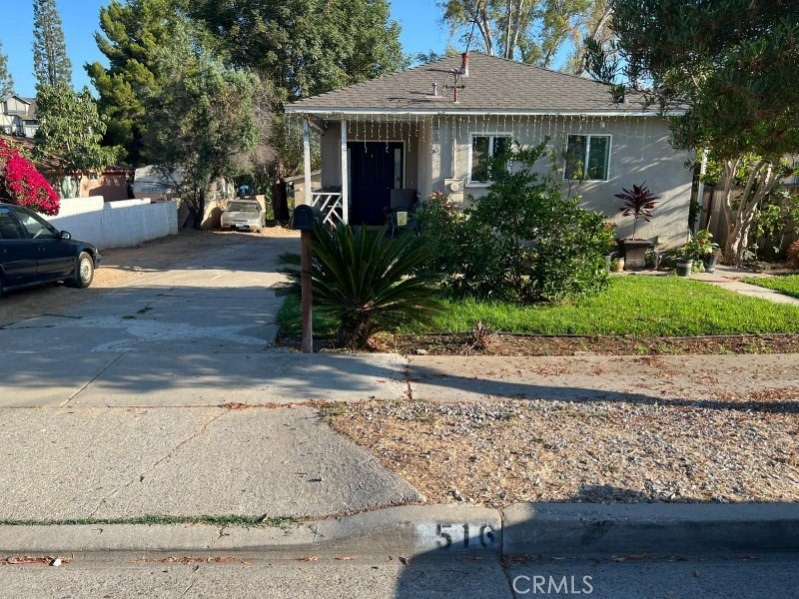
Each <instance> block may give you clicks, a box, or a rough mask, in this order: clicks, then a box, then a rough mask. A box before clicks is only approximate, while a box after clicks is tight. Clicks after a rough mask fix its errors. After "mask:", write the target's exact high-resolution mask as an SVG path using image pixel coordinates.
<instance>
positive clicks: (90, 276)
mask: <svg viewBox="0 0 799 599" xmlns="http://www.w3.org/2000/svg"><path fill="white" fill-rule="evenodd" d="M93 280H94V260H93V259H92V257H91V255H90V254H89V253H88V252H81V253H80V256H78V260H77V261H76V262H75V273H74V274H73V275H72V280H71V281H70V284H71V285H72V286H73V287H77V288H79V289H84V288H86V287H88V286H89V285H91V284H92V281H93Z"/></svg>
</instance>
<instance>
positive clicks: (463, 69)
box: [461, 52, 469, 77]
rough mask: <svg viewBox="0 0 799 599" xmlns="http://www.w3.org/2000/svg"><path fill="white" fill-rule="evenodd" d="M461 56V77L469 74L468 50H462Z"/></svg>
mask: <svg viewBox="0 0 799 599" xmlns="http://www.w3.org/2000/svg"><path fill="white" fill-rule="evenodd" d="M461 58H462V59H463V62H461V75H462V76H463V77H468V76H469V53H468V52H464V53H463V54H461Z"/></svg>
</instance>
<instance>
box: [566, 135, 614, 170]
mask: <svg viewBox="0 0 799 599" xmlns="http://www.w3.org/2000/svg"><path fill="white" fill-rule="evenodd" d="M609 170H610V135H569V139H568V141H567V145H566V165H565V168H564V170H563V178H564V179H566V180H575V179H576V180H580V181H607V180H608V179H609V178H610V172H609Z"/></svg>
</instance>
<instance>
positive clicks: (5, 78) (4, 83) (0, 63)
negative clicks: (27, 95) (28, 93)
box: [0, 42, 14, 99]
mask: <svg viewBox="0 0 799 599" xmlns="http://www.w3.org/2000/svg"><path fill="white" fill-rule="evenodd" d="M13 93H14V80H13V79H12V78H11V73H9V72H8V57H7V56H6V55H5V54H3V42H0V99H2V98H5V97H7V96H10V95H11V94H13Z"/></svg>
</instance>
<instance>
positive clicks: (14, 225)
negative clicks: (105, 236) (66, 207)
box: [0, 202, 100, 295]
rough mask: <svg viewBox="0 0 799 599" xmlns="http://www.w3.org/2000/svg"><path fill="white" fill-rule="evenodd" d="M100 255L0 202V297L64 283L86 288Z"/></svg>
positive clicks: (38, 218)
mask: <svg viewBox="0 0 799 599" xmlns="http://www.w3.org/2000/svg"><path fill="white" fill-rule="evenodd" d="M99 265H100V252H98V251H97V248H96V247H94V246H93V245H92V244H91V243H86V242H84V241H77V240H75V239H72V236H71V235H70V234H69V233H67V232H66V231H59V230H58V229H56V228H55V227H53V225H51V224H50V223H48V222H47V221H46V220H44V219H43V218H42V217H41V216H39V215H38V214H36V213H35V212H32V211H30V210H28V209H27V208H23V207H21V206H15V205H13V204H5V203H3V202H0V295H2V293H3V292H4V291H6V290H8V289H16V288H20V287H30V286H33V285H41V284H44V283H53V282H57V281H64V282H65V283H67V284H68V285H72V286H73V287H81V288H83V287H88V286H89V285H91V284H92V279H94V269H95V268H97V267H98V266H99Z"/></svg>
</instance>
